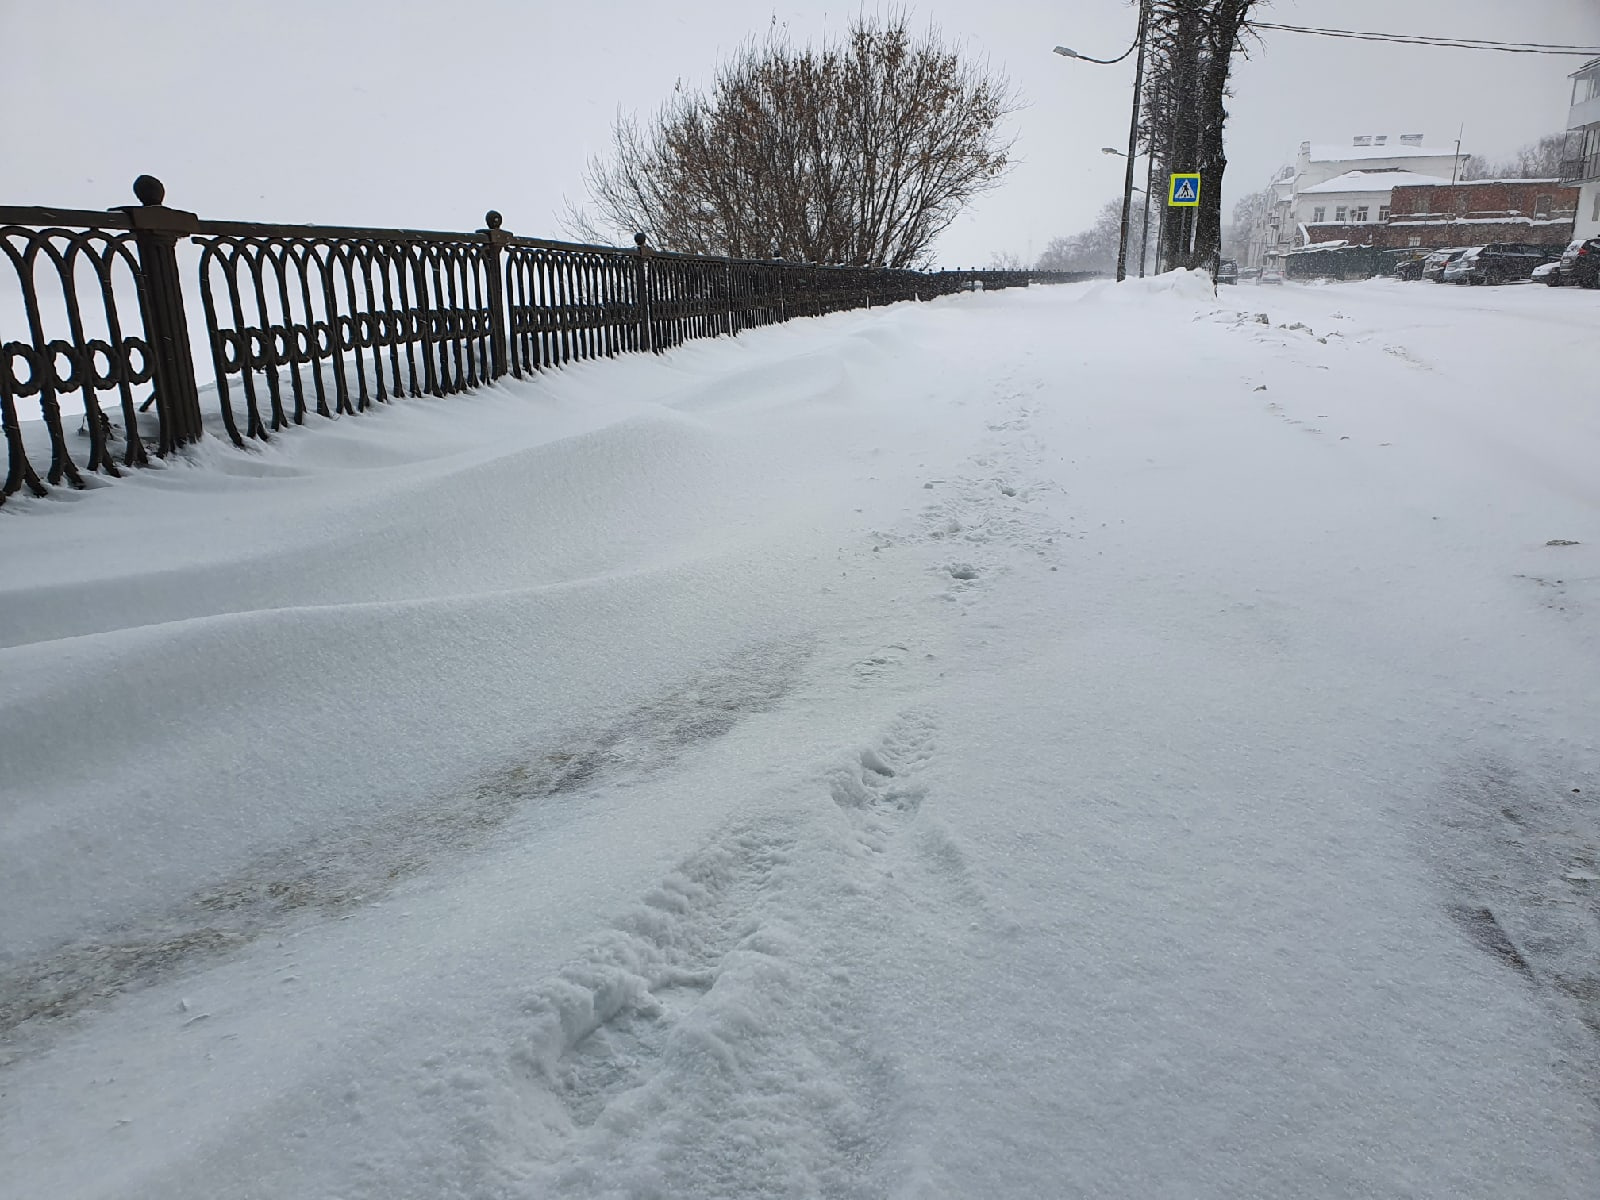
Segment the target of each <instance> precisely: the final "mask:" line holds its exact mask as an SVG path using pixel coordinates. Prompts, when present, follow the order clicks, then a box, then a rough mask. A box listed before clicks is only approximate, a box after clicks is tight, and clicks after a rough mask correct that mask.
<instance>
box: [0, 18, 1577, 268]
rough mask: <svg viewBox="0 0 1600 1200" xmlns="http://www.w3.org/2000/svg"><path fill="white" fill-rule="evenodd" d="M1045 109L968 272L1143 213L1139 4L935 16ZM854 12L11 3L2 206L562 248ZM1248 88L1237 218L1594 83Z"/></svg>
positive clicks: (955, 242)
mask: <svg viewBox="0 0 1600 1200" xmlns="http://www.w3.org/2000/svg"><path fill="white" fill-rule="evenodd" d="M909 7H910V8H911V11H912V13H913V16H914V18H915V19H916V21H917V22H918V23H923V22H927V21H932V22H934V23H936V24H937V25H938V26H939V27H940V28H941V29H942V30H943V32H944V34H945V35H946V36H947V37H948V38H950V39H952V40H955V41H958V42H959V43H960V44H961V45H962V46H963V47H965V49H966V50H967V51H968V52H969V53H971V54H974V55H977V56H981V57H984V58H986V59H987V60H988V61H989V62H990V63H991V65H993V66H994V67H996V68H999V69H1002V70H1004V71H1005V72H1006V73H1007V74H1008V75H1009V76H1010V78H1011V79H1012V81H1013V82H1014V83H1015V84H1016V86H1017V88H1018V89H1019V91H1020V92H1021V93H1022V96H1023V98H1024V100H1025V102H1026V105H1027V107H1026V108H1024V109H1023V110H1022V111H1021V112H1019V113H1018V114H1017V115H1016V116H1015V117H1014V118H1013V127H1014V132H1015V134H1016V137H1017V143H1016V154H1017V157H1018V160H1019V163H1018V166H1017V167H1016V169H1015V170H1014V171H1013V172H1012V173H1011V174H1010V175H1009V176H1008V177H1007V179H1006V181H1005V183H1004V184H1003V185H1002V187H1001V188H999V189H998V190H996V191H995V192H993V193H991V194H989V195H988V196H986V197H984V198H983V199H982V200H980V201H979V202H978V203H977V204H975V205H974V206H973V207H972V208H971V209H970V210H969V211H968V212H967V213H966V214H964V215H963V216H962V217H961V218H959V219H958V220H957V222H956V224H955V225H954V226H952V227H951V229H950V230H949V231H948V232H947V233H946V234H945V236H944V238H943V239H942V241H941V242H940V244H939V247H938V255H939V259H940V261H941V262H942V263H943V264H944V265H949V266H968V265H983V264H985V263H987V262H988V261H989V258H990V256H991V255H992V254H994V253H995V252H1009V253H1014V254H1017V255H1020V256H1023V257H1025V258H1026V257H1031V256H1033V255H1037V254H1038V252H1039V251H1040V250H1041V249H1042V248H1043V247H1044V244H1045V243H1046V242H1047V241H1049V239H1050V238H1052V237H1055V236H1058V235H1062V234H1070V233H1074V232H1076V231H1078V230H1079V229H1081V228H1083V227H1084V226H1086V225H1087V224H1089V222H1090V221H1091V220H1092V219H1093V216H1094V213H1095V210H1096V209H1097V208H1098V207H1099V206H1100V205H1101V204H1102V203H1103V202H1104V201H1105V200H1106V199H1108V198H1110V197H1113V196H1116V195H1119V194H1120V191H1121V164H1120V162H1119V160H1117V159H1114V158H1111V157H1109V156H1106V155H1102V154H1101V153H1100V151H1099V148H1100V147H1101V146H1105V145H1124V144H1126V141H1127V127H1128V115H1129V101H1130V99H1131V86H1132V74H1133V72H1132V60H1131V59H1129V60H1128V62H1126V63H1124V64H1122V65H1121V66H1116V67H1099V66H1091V65H1089V64H1085V63H1080V62H1072V61H1069V60H1066V59H1063V58H1060V57H1058V56H1055V55H1053V54H1052V53H1051V47H1052V46H1054V45H1056V44H1058V43H1062V44H1066V45H1068V46H1072V47H1074V48H1075V49H1078V50H1080V51H1082V52H1083V53H1085V54H1090V55H1094V56H1095V57H1100V58H1109V57H1113V56H1114V55H1117V54H1120V53H1121V52H1122V51H1123V50H1124V49H1125V48H1126V47H1127V45H1128V43H1129V42H1130V41H1131V40H1132V36H1133V32H1134V21H1135V13H1134V5H1133V3H1132V0H1057V2H1054V3H1046V2H1044V0H982V2H977V0H959V2H957V0H921V2H920V3H915V4H911V5H909ZM855 11H856V8H855V7H854V6H852V5H848V4H845V5H841V4H837V3H826V2H821V0H818V2H794V0H784V2H782V3H767V4H756V3H746V2H739V0H674V2H671V3H667V2H663V0H648V2H646V0H589V2H587V3H565V4H559V5H558V4H554V3H548V2H546V0H534V2H527V3H516V2H513V0H383V2H382V3H378V2H376V0H266V2H260V0H258V2H255V3H248V4H246V3H239V2H236V0H0V47H4V63H5V66H4V68H3V70H0V203H6V204H51V205H59V206H70V207H84V208H105V207H108V206H111V205H116V204H125V203H131V202H132V196H131V193H130V191H129V184H130V182H131V180H132V179H133V177H134V176H135V175H137V174H139V173H141V172H150V173H152V174H155V175H158V176H160V177H161V178H162V179H163V180H164V181H165V182H166V184H167V189H168V198H167V202H168V203H169V204H172V205H174V206H176V207H181V208H188V209H193V210H195V211H198V212H200V213H201V214H203V215H205V216H208V217H217V218H234V219H241V220H268V221H282V222H302V221H313V222H322V223H328V224H352V225H353V224H362V225H409V226H412V227H423V228H435V229H471V228H477V227H478V226H479V225H480V224H481V221H482V215H483V211H484V210H485V209H486V208H490V207H494V208H498V209H500V210H501V211H502V212H504V214H505V218H506V227H507V228H508V229H511V230H513V231H515V232H518V233H525V234H531V235H540V236H560V231H559V229H558V226H557V220H556V219H557V214H558V213H559V212H560V210H561V208H562V205H563V200H564V198H568V197H570V198H572V199H575V200H581V199H582V197H583V185H582V175H583V169H584V165H585V163H586V162H587V160H588V159H589V157H590V156H591V155H594V154H596V153H601V152H603V151H604V150H605V148H606V146H607V139H608V135H609V129H610V125H611V122H612V120H613V118H614V116H615V114H616V113H617V111H618V110H619V109H620V110H623V111H641V112H643V111H648V110H650V109H652V108H653V107H654V106H655V105H656V104H657V103H659V102H660V100H661V99H662V98H663V97H665V96H666V95H667V94H668V93H669V92H670V91H671V90H672V88H673V86H674V84H675V83H676V82H677V81H679V80H682V81H683V82H684V83H685V84H686V85H694V84H701V83H704V82H706V81H707V80H709V78H710V76H711V73H712V71H713V69H714V67H715V64H716V63H717V61H718V60H719V59H720V58H722V57H723V56H724V55H725V54H726V53H727V52H728V51H729V50H731V49H732V48H734V47H735V46H737V45H738V43H739V42H741V41H742V40H743V39H744V38H746V37H748V36H750V35H752V34H759V33H761V32H763V31H764V30H765V29H766V28H767V26H768V25H769V24H770V23H772V22H774V21H775V22H777V23H778V24H780V25H785V26H787V27H788V29H789V31H790V33H791V34H792V35H793V36H794V37H795V38H797V39H802V40H803V39H813V38H818V37H821V36H824V35H825V34H827V33H829V32H837V31H839V30H840V29H842V27H843V25H844V22H845V21H846V19H847V18H848V16H849V15H850V14H851V13H853V12H855ZM1258 15H1259V16H1260V17H1261V18H1262V19H1264V20H1276V21H1285V22H1289V23H1295V24H1310V25H1330V26H1338V27H1343V28H1357V29H1377V30H1385V31H1392V32H1401V33H1434V34H1453V35H1457V36H1463V37H1475V38H1499V39H1507V40H1512V41H1543V42H1568V43H1582V44H1585V45H1595V44H1600V0H1273V2H1272V3H1270V4H1267V5H1265V6H1263V7H1262V8H1261V9H1260V10H1259V12H1258ZM1265 39H1266V40H1265V41H1264V43H1263V44H1261V45H1259V46H1256V47H1255V48H1254V49H1253V50H1252V52H1251V57H1250V59H1249V60H1248V61H1244V62H1241V63H1239V64H1238V66H1237V67H1236V70H1235V82H1234V92H1235V95H1234V97H1233V100H1232V103H1231V109H1232V118H1231V120H1230V122H1229V126H1228V156H1229V167H1228V174H1227V186H1226V192H1227V196H1226V199H1227V202H1228V203H1229V204H1230V205H1231V203H1232V201H1233V199H1234V198H1235V197H1236V196H1238V195H1240V194H1242V193H1243V192H1245V191H1249V190H1254V189H1255V188H1257V187H1260V186H1261V185H1263V184H1264V183H1265V182H1266V181H1267V179H1268V178H1269V177H1270V176H1271V174H1272V173H1273V171H1274V169H1275V168H1277V167H1278V166H1280V165H1281V164H1283V163H1285V162H1287V161H1290V160H1291V159H1292V158H1293V156H1294V153H1295V149H1296V147H1297V146H1298V144H1299V143H1300V142H1301V141H1302V140H1303V139H1311V140H1313V141H1329V142H1340V141H1346V140H1348V139H1349V137H1350V136H1352V135H1354V134H1363V133H1388V134H1391V135H1399V134H1401V133H1424V134H1426V135H1427V138H1428V141H1429V143H1438V144H1446V145H1448V144H1451V143H1453V142H1454V141H1455V138H1456V133H1457V130H1458V129H1459V128H1461V127H1463V126H1464V127H1465V133H1464V141H1463V143H1462V148H1463V149H1464V150H1467V151H1469V152H1474V153H1479V154H1485V155H1488V156H1489V157H1491V158H1493V157H1496V156H1500V155H1504V154H1507V153H1509V152H1510V151H1512V150H1514V149H1515V148H1516V147H1518V146H1519V145H1521V144H1522V143H1524V142H1528V141H1532V140H1534V139H1535V138H1537V137H1538V136H1539V135H1541V134H1543V133H1547V132H1551V131H1554V130H1557V129H1559V128H1561V127H1562V126H1563V125H1564V124H1565V119H1566V112H1567V101H1568V86H1567V80H1566V75H1567V73H1568V72H1570V71H1572V70H1575V69H1576V68H1577V66H1578V65H1579V63H1580V61H1581V60H1576V59H1568V58H1555V57H1542V56H1531V55H1530V56H1522V55H1507V54H1487V53H1473V52H1468V51H1460V50H1430V49H1423V48H1417V47H1407V46H1394V45H1374V44H1372V43H1367V42H1349V41H1333V40H1329V39H1324V38H1313V37H1306V36H1304V35H1297V34H1289V33H1269V34H1266V35H1265Z"/></svg>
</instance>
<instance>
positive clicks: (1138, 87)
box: [1055, 0, 1150, 283]
mask: <svg viewBox="0 0 1600 1200" xmlns="http://www.w3.org/2000/svg"><path fill="white" fill-rule="evenodd" d="M1149 28H1150V0H1139V35H1138V38H1137V40H1136V41H1135V42H1134V44H1133V45H1132V46H1129V47H1128V49H1127V50H1125V51H1124V52H1123V53H1122V54H1121V55H1120V56H1119V57H1117V58H1090V57H1089V56H1088V55H1087V54H1079V53H1078V52H1077V51H1076V50H1071V49H1068V48H1067V47H1066V46H1057V47H1056V49H1055V52H1056V53H1057V54H1059V55H1061V57H1063V58H1076V59H1080V60H1082V61H1083V62H1091V63H1100V64H1101V65H1109V64H1111V63H1119V62H1121V61H1122V60H1123V59H1124V58H1127V57H1128V55H1129V54H1132V53H1133V51H1134V50H1135V49H1137V50H1138V51H1139V58H1138V63H1137V65H1136V66H1135V67H1134V71H1133V118H1132V120H1131V121H1129V123H1128V153H1127V154H1126V155H1125V156H1124V157H1125V158H1126V159H1127V160H1128V169H1127V172H1126V176H1125V178H1124V179H1123V181H1122V234H1121V239H1122V240H1121V241H1120V242H1119V243H1118V245H1117V282H1118V283H1121V282H1122V281H1123V280H1124V279H1126V278H1127V277H1128V213H1129V211H1130V210H1131V209H1132V207H1133V160H1134V157H1135V156H1136V155H1137V154H1138V153H1139V101H1140V99H1141V94H1142V93H1143V91H1144V47H1145V34H1146V33H1147V32H1148V31H1149ZM1101 153H1103V154H1116V153H1118V151H1116V150H1114V149H1112V148H1111V147H1110V146H1102V147H1101ZM1148 199H1149V197H1148V196H1147V197H1146V200H1147V201H1148ZM1146 212H1147V213H1148V205H1147V207H1146Z"/></svg>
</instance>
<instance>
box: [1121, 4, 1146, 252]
mask: <svg viewBox="0 0 1600 1200" xmlns="http://www.w3.org/2000/svg"><path fill="white" fill-rule="evenodd" d="M1149 30H1150V0H1139V57H1138V60H1137V65H1136V66H1135V67H1134V69H1133V116H1132V117H1131V118H1130V120H1129V121H1128V163H1127V167H1126V169H1125V170H1124V172H1123V179H1122V236H1121V238H1120V239H1119V240H1118V242H1117V282H1118V283H1121V282H1122V281H1123V280H1124V279H1126V278H1127V277H1128V216H1129V214H1130V213H1131V212H1132V210H1133V160H1134V159H1135V158H1136V157H1137V156H1138V154H1139V105H1140V103H1141V101H1142V99H1143V95H1144V51H1145V35H1146V34H1147V33H1148V32H1149ZM1149 211H1150V192H1149V188H1148V187H1147V188H1146V189H1145V212H1146V213H1148V212H1149ZM1147 219H1148V218H1147ZM1139 274H1141V275H1143V274H1144V271H1143V270H1142V269H1141V270H1140V272H1139Z"/></svg>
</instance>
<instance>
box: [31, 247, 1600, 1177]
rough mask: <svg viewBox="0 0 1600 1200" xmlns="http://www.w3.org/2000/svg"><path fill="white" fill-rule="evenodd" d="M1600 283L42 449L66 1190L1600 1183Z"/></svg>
mask: <svg viewBox="0 0 1600 1200" xmlns="http://www.w3.org/2000/svg"><path fill="white" fill-rule="evenodd" d="M1596 299H1597V298H1596V297H1594V296H1591V295H1589V294H1587V293H1582V294H1580V293H1572V292H1551V291H1549V290H1547V289H1534V288H1528V287H1520V288H1504V289H1493V290H1490V289H1481V290H1480V289H1473V290H1471V291H1468V290H1466V289H1443V288H1434V287H1428V286H1423V285H1397V284H1388V283H1372V284H1366V285H1352V286H1345V287H1325V288H1306V287H1295V286H1292V285H1291V286H1288V287H1285V288H1283V289H1254V288H1248V289H1223V291H1222V293H1221V295H1220V296H1213V294H1212V292H1211V289H1210V288H1209V286H1207V285H1205V284H1204V283H1203V282H1201V281H1199V280H1197V279H1196V278H1194V277H1188V276H1174V277H1165V278H1162V279H1159V280H1152V281H1148V282H1143V283H1139V282H1130V283H1128V284H1125V285H1121V286H1115V285H1110V284H1100V285H1089V286H1082V287H1073V288H1059V289H1034V290H1031V291H1028V292H1026V293H1014V294H1000V295H994V296H971V297H960V298H953V299H950V300H946V301H940V302H936V303H933V304H927V305H920V306H910V305H906V306H899V307H896V308H893V309H889V310H875V311H873V312H871V313H860V314H847V315H842V316H838V317H833V318H828V319H826V320H822V321H806V322H797V323H794V324H791V325H789V326H786V327H782V328H778V329H773V330H767V331H762V332H759V333H756V334H752V335H746V336H741V337H740V338H738V339H737V340H731V341H721V342H716V343H702V344H698V345H692V346H688V347H685V348H683V349H681V350H679V351H677V352H675V353H674V354H672V355H670V356H667V357H665V358H662V359H659V360H658V359H647V358H635V359H628V360H619V361H617V362H615V363H603V364H591V365H586V366H582V367H579V368H577V369H574V370H570V371H566V372H562V373H559V374H555V375H551V376H548V377H544V378H541V379H538V380H535V381H533V382H530V383H526V384H521V385H508V386H505V387H501V388H495V389H492V390H490V391H488V392H484V393H481V394H479V395H476V396H472V397H468V398H455V399H450V400H406V401H403V402H400V403H397V404H395V405H394V406H392V407H389V408H385V409H382V410H380V411H378V412H375V413H373V414H370V415H368V416H364V417H361V418H357V419H350V420H344V421H340V422H337V423H333V424H329V423H325V422H320V421H319V422H315V423H314V425H313V427H310V428H307V429H305V430H300V431H294V432H292V433H290V434H288V435H287V436H284V437H282V438H279V439H277V440H276V441H275V442H274V443H273V444H272V445H270V446H268V447H266V448H264V449H261V450H257V451H254V452H252V453H249V454H241V453H239V452H236V451H233V450H231V449H229V448H226V447H223V446H220V445H218V446H207V447H203V448H201V449H200V450H199V451H198V452H197V453H195V454H194V455H193V456H191V459H190V461H186V462H182V463H178V464H174V465H172V466H171V467H169V468H168V469H166V470H159V471H151V472H143V473H138V474H135V475H132V476H131V477H130V478H128V479H127V480H124V481H121V482H118V483H117V484H115V485H114V486H113V487H111V488H108V489H96V490H94V491H92V492H89V493H80V494H72V493H63V492H57V493H54V494H53V495H52V496H51V497H50V498H48V499H46V500H24V501H21V502H19V503H16V504H15V505H14V506H13V505H12V504H8V505H7V507H6V509H5V510H3V511H0V555H3V561H4V562H5V564H6V571H5V573H4V576H3V578H0V1161H3V1162H5V1163H6V1164H7V1167H6V1175H7V1183H6V1187H5V1188H4V1189H0V1190H4V1191H6V1194H8V1195H9V1194H12V1192H13V1191H14V1193H15V1194H16V1195H18V1196H26V1197H35V1196H38V1197H45V1196H51V1197H56V1196H73V1197H78V1196H83V1197H89V1196H119V1197H121V1196H152V1197H154V1196H162V1197H206V1198H208V1200H210V1198H213V1197H219V1196H262V1197H268V1196H270V1197H305V1196H335V1195H337V1196H340V1197H345V1198H347V1200H349V1198H354V1197H370V1198H372V1200H378V1198H390V1197H412V1196H415V1197H429V1198H435V1200H436V1198H439V1197H448V1196H460V1197H484V1196H529V1197H532V1196H549V1195H570V1196H650V1195H660V1196H674V1197H677V1196H776V1195H790V1196H813V1195H827V1196H860V1197H879V1196H885V1195H894V1196H905V1197H930V1198H931V1197H950V1196H962V1195H977V1194H984V1195H993V1196H1017V1197H1022V1196H1039V1195H1060V1196H1084V1197H1097V1198H1098V1197H1129V1198H1130V1200H1131V1198H1135V1197H1138V1198H1143V1197H1148V1196H1153V1195H1175V1194H1183V1195H1186V1196H1196V1197H1217V1198H1219V1200H1221V1198H1223V1197H1228V1198H1238V1197H1252V1196H1259V1197H1274V1198H1276V1197H1283V1196H1287V1195H1300V1196H1308V1197H1309V1196H1315V1197H1329V1198H1333V1197H1348V1196H1356V1195H1374V1196H1377V1195H1382V1196H1396V1195H1407V1196H1418V1197H1422V1196H1427V1197H1441V1198H1443V1197H1451V1198H1459V1197H1477V1196H1481V1197H1485V1198H1488V1197H1503V1196H1507V1195H1530V1196H1531V1195H1537V1196H1541V1197H1563V1196H1572V1197H1578V1196H1585V1195H1587V1194H1588V1189H1589V1188H1590V1187H1592V1179H1593V1172H1594V1170H1595V1169H1596V1167H1597V1166H1600V1162H1597V1159H1596V1152H1595V1147H1596V1145H1597V1144H1600V1142H1597V1141H1596V1137H1595V1135H1596V1132H1597V1120H1596V1113H1597V1110H1596V1108H1595V1104H1596V1101H1597V1098H1600V1074H1597V1071H1596V1064H1597V1057H1596V1053H1595V1047H1596V1042H1595V1034H1594V1031H1593V1030H1594V1027H1597V1026H1600V966H1597V963H1596V956H1597V951H1600V932H1597V928H1596V922H1595V917H1596V913H1597V911H1600V909H1597V906H1600V898H1597V893H1600V878H1597V875H1600V872H1597V871H1596V869H1595V868H1596V859H1597V855H1600V821H1597V816H1596V814H1597V808H1596V804H1595V802H1594V797H1595V796H1596V795H1600V771H1597V769H1596V762H1597V757H1596V740H1595V723H1594V715H1593V714H1594V712H1595V711H1596V708H1597V703H1596V702H1597V700H1600V675H1597V674H1596V671H1595V665H1596V660H1597V654H1596V651H1597V650H1600V638H1597V635H1596V626H1595V615H1596V613H1597V612H1600V527H1597V526H1600V520H1597V514H1600V482H1597V480H1600V477H1597V476H1596V474H1595V472H1594V463H1595V461H1596V458H1597V451H1600V410H1597V409H1596V407H1595V405H1594V404H1593V400H1592V361H1591V360H1592V356H1593V355H1592V352H1593V337H1592V332H1591V331H1592V329H1593V322H1594V320H1595V319H1596V317H1597V316H1600V311H1597V305H1596ZM1258 312H1265V313H1266V314H1267V318H1268V319H1267V322H1266V323H1264V324H1263V323H1261V322H1259V321H1258V320H1257V319H1256V316H1255V314H1256V313H1258ZM1567 543H1575V544H1567ZM1585 1022H1587V1023H1588V1024H1587V1025H1586V1024H1585Z"/></svg>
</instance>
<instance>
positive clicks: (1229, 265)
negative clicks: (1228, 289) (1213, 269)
mask: <svg viewBox="0 0 1600 1200" xmlns="http://www.w3.org/2000/svg"><path fill="white" fill-rule="evenodd" d="M1217 282H1218V283H1238V282H1239V264H1238V263H1236V262H1234V261H1233V259H1231V258H1225V259H1223V260H1222V261H1221V262H1219V263H1218V264H1217Z"/></svg>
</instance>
